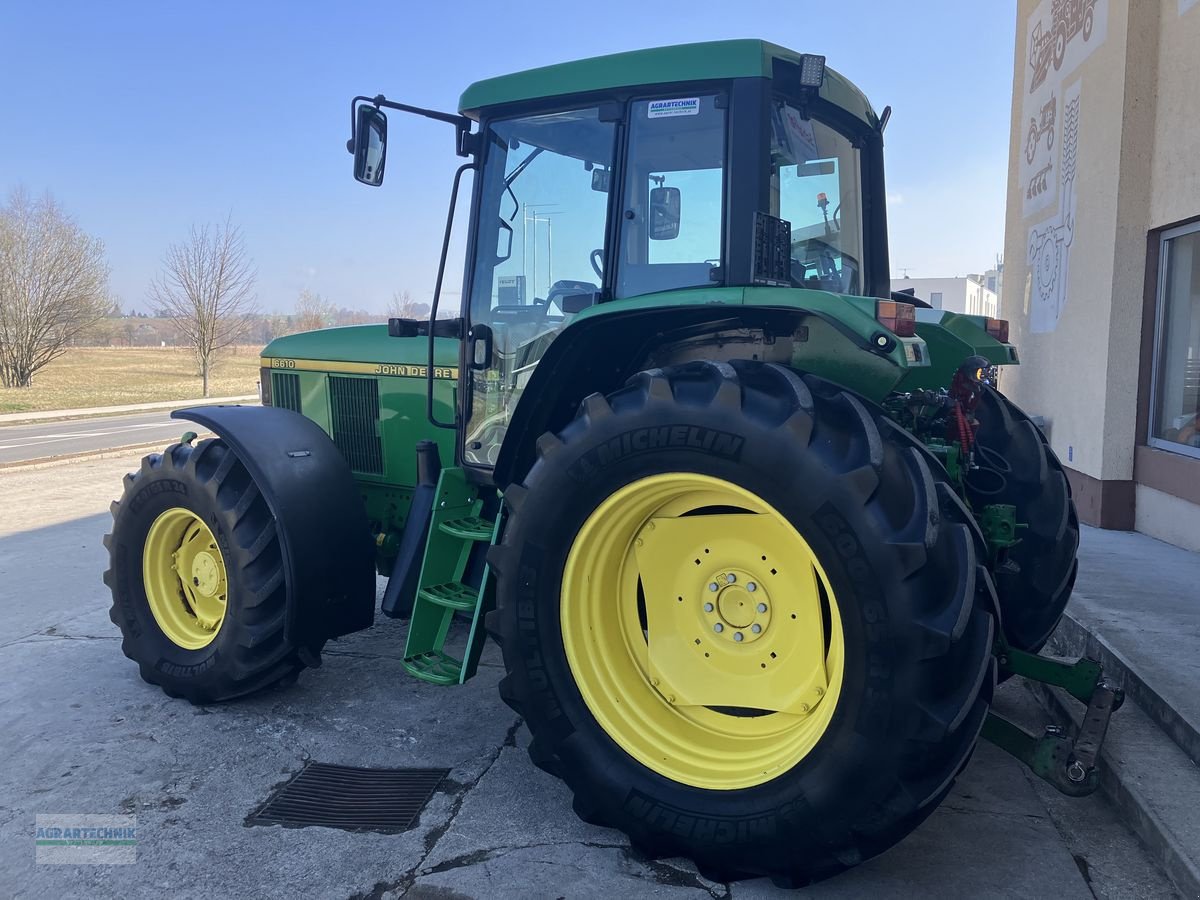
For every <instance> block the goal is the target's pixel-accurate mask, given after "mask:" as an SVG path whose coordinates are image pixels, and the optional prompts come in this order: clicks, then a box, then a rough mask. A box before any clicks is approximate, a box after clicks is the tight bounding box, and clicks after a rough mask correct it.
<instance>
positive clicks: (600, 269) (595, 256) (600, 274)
mask: <svg viewBox="0 0 1200 900" xmlns="http://www.w3.org/2000/svg"><path fill="white" fill-rule="evenodd" d="M588 262H590V263H591V264H592V271H593V272H595V273H596V277H597V278H599V279H600V280H601V281H603V280H604V266H603V263H604V251H603V250H593V251H592V255H591V256H589V257H588Z"/></svg>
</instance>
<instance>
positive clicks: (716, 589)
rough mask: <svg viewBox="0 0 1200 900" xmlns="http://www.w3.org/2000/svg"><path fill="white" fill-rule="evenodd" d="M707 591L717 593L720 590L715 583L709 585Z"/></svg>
mask: <svg viewBox="0 0 1200 900" xmlns="http://www.w3.org/2000/svg"><path fill="white" fill-rule="evenodd" d="M708 589H709V590H710V591H719V590H720V588H719V587H718V586H717V583H716V582H715V581H713V582H710V583H709V585H708Z"/></svg>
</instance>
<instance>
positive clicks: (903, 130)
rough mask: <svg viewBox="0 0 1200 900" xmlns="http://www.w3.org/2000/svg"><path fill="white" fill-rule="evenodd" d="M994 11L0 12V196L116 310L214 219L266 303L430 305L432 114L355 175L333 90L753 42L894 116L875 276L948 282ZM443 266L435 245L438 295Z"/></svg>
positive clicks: (434, 83)
mask: <svg viewBox="0 0 1200 900" xmlns="http://www.w3.org/2000/svg"><path fill="white" fill-rule="evenodd" d="M1014 23H1015V11H1014V3H1013V0H989V2H987V3H970V4H964V3H961V2H921V0H917V2H913V3H905V4H900V3H894V2H892V0H873V2H872V0H840V2H838V3H813V2H804V0H795V2H792V3H787V4H780V3H765V2H757V0H739V2H737V3H729V2H727V0H697V2H690V3H686V4H684V3H678V4H677V3H646V2H644V0H641V2H632V0H607V2H605V3H602V4H586V5H585V4H577V3H571V2H562V0H559V2H540V0H527V2H522V3H512V4H497V3H495V2H491V3H483V2H475V0H470V2H458V3H425V2H421V3H417V2H412V0H408V2H392V3H372V2H359V3H354V4H336V5H335V4H332V3H329V4H317V3H299V2H296V3H288V4H284V3H282V2H276V3H251V2H240V3H234V2H224V0H206V2H204V3H198V2H192V3H167V2H161V3H126V2H120V0H112V2H108V3H82V2H62V3H44V2H43V3H33V2H24V3H21V2H12V3H5V4H2V5H0V35H3V36H4V38H5V40H4V43H5V53H4V55H3V56H2V57H0V134H2V135H3V136H4V137H3V140H0V192H2V193H3V194H4V195H7V194H8V192H9V191H10V190H11V189H12V188H14V187H16V186H18V185H24V186H25V187H27V188H29V189H30V190H32V191H34V192H35V193H40V192H42V191H50V192H51V193H52V194H54V196H55V197H56V198H57V199H58V200H59V201H60V202H61V203H62V204H63V205H64V206H65V207H66V209H67V210H68V211H69V212H70V213H71V214H72V215H73V216H75V218H76V219H77V220H78V221H79V223H80V224H81V225H82V226H83V227H84V228H85V229H86V230H87V231H88V232H90V233H92V234H94V235H96V236H98V237H100V238H101V239H102V240H103V241H104V242H105V245H106V247H107V249H108V256H109V262H110V264H111V266H112V281H111V285H112V289H113V292H114V294H115V295H116V296H117V297H118V299H119V301H120V302H121V305H122V307H123V308H125V309H128V308H130V307H136V308H145V293H146V286H147V284H148V283H149V281H150V279H151V277H152V276H153V275H154V273H155V271H156V270H157V268H158V265H159V261H160V260H161V257H162V254H163V251H164V250H165V248H166V246H167V244H168V243H170V242H171V241H175V240H179V239H181V238H183V237H185V236H186V234H187V230H188V227H189V226H190V225H191V224H192V223H194V222H195V223H203V222H209V221H219V220H223V219H224V218H225V216H226V215H227V214H232V216H233V219H234V221H235V222H237V223H238V224H240V225H241V226H242V228H243V230H244V232H245V237H246V243H247V247H248V250H249V252H250V255H251V256H252V257H253V259H254V261H255V263H256V265H257V268H258V273H259V279H258V293H259V300H260V303H261V305H262V307H263V308H264V309H266V310H271V311H287V310H289V309H290V308H291V306H292V304H293V303H294V300H295V297H296V295H297V293H298V292H299V291H300V290H301V289H303V288H309V289H312V290H315V291H318V292H320V293H321V294H323V295H325V296H326V297H328V298H330V299H331V300H333V301H334V302H335V303H337V304H338V305H341V306H348V307H353V308H364V309H369V310H373V311H380V310H382V309H384V307H385V304H386V302H387V299H388V297H390V296H391V293H392V292H393V291H395V290H405V289H407V290H409V291H411V292H412V294H413V295H414V297H416V298H417V299H428V297H429V296H430V295H431V293H432V290H433V281H434V275H435V270H436V263H437V255H438V251H439V248H440V240H441V231H442V225H443V222H444V218H445V209H446V202H447V197H448V193H449V186H450V178H451V175H452V173H453V171H454V169H455V167H456V165H457V163H458V162H459V160H457V159H456V158H455V156H454V153H453V143H452V139H453V130H452V129H451V128H450V127H449V126H446V125H442V124H440V123H436V122H431V121H427V120H424V119H417V118H412V117H406V116H403V115H400V114H398V113H394V114H392V116H391V117H390V125H391V127H390V128H389V150H388V170H387V171H388V177H387V182H386V184H385V185H384V186H383V188H381V189H377V190H373V189H370V188H366V187H363V186H361V185H359V184H357V183H356V182H354V181H353V179H352V178H351V174H350V156H349V154H348V153H347V152H346V150H345V141H346V138H347V136H348V130H349V102H350V98H351V97H352V96H354V95H355V94H359V93H362V94H375V93H384V94H386V95H387V96H388V97H390V98H392V99H397V100H403V101H407V102H410V103H414V104H416V105H420V106H429V107H435V108H442V109H446V110H453V109H454V108H455V105H456V103H457V100H458V95H459V94H460V92H461V91H462V89H463V88H464V87H465V86H466V85H467V84H468V83H469V82H471V81H473V80H475V79H478V78H485V77H489V76H492V75H498V74H502V73H505V72H509V71H515V70H518V69H525V68H530V67H533V66H539V65H546V64H549V63H555V62H561V61H563V60H567V59H572V58H578V57H584V56H593V55H598V54H602V53H610V52H616V51H620V50H628V49H635V48H639V47H651V46H656V45H661V44H673V43H684V42H689V41H699V40H714V39H720V38H729V37H764V38H767V39H769V40H772V41H774V42H776V43H779V44H783V45H784V46H788V47H791V48H793V49H796V50H802V51H810V52H815V53H824V54H825V55H826V56H827V57H828V60H829V65H830V66H832V67H833V68H836V69H838V70H839V71H840V72H842V73H843V74H844V75H846V76H847V77H849V78H850V79H851V80H852V81H854V82H855V83H857V84H858V85H859V87H861V88H862V89H863V90H864V92H865V93H866V94H867V96H868V97H870V98H871V100H872V102H873V103H874V105H875V107H876V108H877V109H882V108H883V106H884V105H886V104H891V105H892V107H893V109H894V114H893V118H892V121H891V123H890V124H889V126H888V129H887V141H886V143H887V165H888V193H889V196H890V204H889V218H890V223H889V224H890V231H891V241H892V254H891V257H892V264H893V274H896V275H898V274H899V273H900V270H901V268H902V267H904V268H907V270H908V273H909V274H910V275H911V276H914V277H917V276H939V275H961V274H966V273H967V272H970V271H979V270H982V269H984V268H986V267H987V266H988V265H990V263H991V261H992V258H993V255H994V254H995V253H996V252H997V251H998V250H1000V249H1001V247H1002V242H1003V232H1004V197H1005V179H1006V173H1007V164H1006V157H1007V153H1008V128H1009V104H1010V98H1011V92H1012V53H1013V31H1014ZM461 211H462V208H461V207H460V213H461ZM460 218H465V217H463V216H461V215H460ZM461 270H462V255H461V253H459V254H457V255H452V256H451V262H450V265H449V266H448V271H447V284H448V287H449V288H450V289H451V290H453V289H455V288H456V287H457V284H458V282H459V281H460V279H461Z"/></svg>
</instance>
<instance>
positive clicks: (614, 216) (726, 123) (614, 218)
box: [602, 81, 734, 301]
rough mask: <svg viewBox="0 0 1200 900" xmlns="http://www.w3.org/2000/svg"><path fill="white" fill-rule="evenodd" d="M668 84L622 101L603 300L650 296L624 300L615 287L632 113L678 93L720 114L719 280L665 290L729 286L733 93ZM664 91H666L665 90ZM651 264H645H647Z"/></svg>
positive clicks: (722, 85) (720, 84)
mask: <svg viewBox="0 0 1200 900" xmlns="http://www.w3.org/2000/svg"><path fill="white" fill-rule="evenodd" d="M671 87H672V86H671V85H661V86H660V85H653V86H651V87H648V88H647V87H643V88H639V89H637V90H635V91H631V92H630V93H629V94H628V95H627V96H626V97H625V98H624V100H623V102H624V105H625V108H624V110H623V111H622V113H621V122H620V124H621V129H620V136H619V140H618V144H619V146H618V149H617V165H618V168H619V177H618V178H616V179H615V181H616V182H617V184H618V190H619V193H616V194H615V196H612V195H613V194H614V192H613V190H612V186H611V185H610V200H611V201H613V202H612V205H611V206H610V207H609V235H608V239H609V244H610V245H611V248H610V247H609V246H606V247H605V255H604V259H605V266H606V271H605V276H606V277H605V284H604V285H603V286H602V290H603V291H604V300H605V301H609V300H633V299H636V298H638V297H647V296H650V294H631V295H629V296H626V297H622V296H619V294H618V290H617V288H618V286H619V284H620V278H621V271H620V270H621V251H622V247H623V246H624V241H625V224H624V223H625V217H624V209H625V200H626V199H627V194H628V190H629V188H630V186H631V185H630V178H631V175H632V173H631V172H630V167H629V154H630V152H631V149H632V146H633V111H634V107H635V106H636V105H637V104H638V103H642V102H646V103H649V102H651V101H653V100H667V99H671V98H673V97H678V96H679V95H680V94H681V93H695V94H697V95H698V96H700V97H713V98H714V99H715V102H716V108H717V109H720V110H721V112H722V114H723V115H722V118H723V122H722V131H723V134H722V140H721V230H720V234H719V253H720V264H719V265H718V266H717V269H716V271H717V273H718V274H719V276H720V277H719V278H716V279H713V280H710V281H709V282H708V283H706V284H691V285H683V286H680V287H673V288H668V289H667V290H668V291H694V290H706V289H712V288H718V287H725V286H726V285H727V284H728V283H729V267H728V245H729V206H730V203H731V192H732V189H733V178H732V173H731V172H730V167H729V158H730V153H731V140H732V136H733V131H734V130H733V128H732V127H731V122H732V118H733V114H734V109H733V99H732V94H733V90H732V87H731V86H730V82H729V81H711V82H698V83H697V84H695V85H691V86H687V85H685V86H684V88H683V90H671ZM664 88H666V89H665V90H664ZM648 243H649V242H648V241H647V244H648ZM648 259H649V248H648V247H647V260H648ZM649 264H650V263H649V262H647V265H649ZM609 270H611V272H612V278H611V280H609V278H608V277H607V276H608V272H609ZM651 293H655V294H657V293H663V291H653V292H651Z"/></svg>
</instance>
